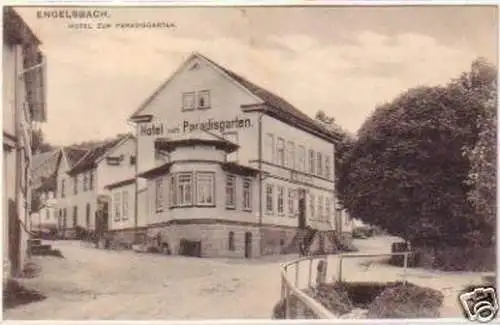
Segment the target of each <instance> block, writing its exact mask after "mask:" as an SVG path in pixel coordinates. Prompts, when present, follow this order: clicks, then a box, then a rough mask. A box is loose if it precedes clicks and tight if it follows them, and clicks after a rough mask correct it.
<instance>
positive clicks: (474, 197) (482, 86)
mask: <svg viewBox="0 0 500 325" xmlns="http://www.w3.org/2000/svg"><path fill="white" fill-rule="evenodd" d="M464 84H465V85H468V86H469V87H463V88H464V91H465V89H467V88H469V89H472V90H473V92H474V93H475V94H476V97H477V99H478V100H479V101H480V102H481V104H482V107H483V110H482V111H481V112H480V114H479V117H478V128H479V130H480V131H479V139H478V141H477V143H476V144H475V146H474V147H472V148H469V149H468V150H467V151H466V154H467V156H468V158H469V160H470V162H471V169H470V171H469V177H468V183H469V184H470V185H471V187H472V188H471V190H470V191H469V193H468V198H469V200H470V202H471V203H472V205H473V207H474V212H475V216H476V217H477V218H478V219H479V220H480V221H482V222H484V227H483V229H482V230H483V231H478V230H476V231H475V232H474V231H473V232H472V233H471V234H470V237H471V238H473V239H475V240H476V242H478V244H481V242H482V241H485V240H486V241H487V240H488V239H489V240H490V242H491V241H493V236H494V230H495V229H496V149H497V141H496V133H497V123H496V120H497V114H496V103H497V70H496V68H495V67H494V66H492V65H491V64H489V63H488V62H486V61H485V60H484V59H478V60H476V61H475V62H474V63H473V65H472V69H471V72H470V73H468V74H464V75H463V76H462V78H461V82H460V83H459V86H463V85H464ZM478 239H479V240H478Z"/></svg>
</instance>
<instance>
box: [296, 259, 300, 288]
mask: <svg viewBox="0 0 500 325" xmlns="http://www.w3.org/2000/svg"><path fill="white" fill-rule="evenodd" d="M299 264H300V263H299V262H297V263H295V286H296V287H297V288H298V287H299Z"/></svg>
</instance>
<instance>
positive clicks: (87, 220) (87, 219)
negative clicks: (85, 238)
mask: <svg viewBox="0 0 500 325" xmlns="http://www.w3.org/2000/svg"><path fill="white" fill-rule="evenodd" d="M85 224H86V225H87V229H89V228H90V203H87V204H85Z"/></svg>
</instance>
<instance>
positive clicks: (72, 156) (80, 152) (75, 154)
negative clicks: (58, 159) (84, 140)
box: [63, 147, 89, 168]
mask: <svg viewBox="0 0 500 325" xmlns="http://www.w3.org/2000/svg"><path fill="white" fill-rule="evenodd" d="M63 151H64V154H65V155H66V159H67V161H68V164H69V168H73V166H75V164H76V163H77V162H78V161H79V160H80V159H82V158H83V156H85V154H87V152H88V151H89V149H83V148H73V147H65V148H63Z"/></svg>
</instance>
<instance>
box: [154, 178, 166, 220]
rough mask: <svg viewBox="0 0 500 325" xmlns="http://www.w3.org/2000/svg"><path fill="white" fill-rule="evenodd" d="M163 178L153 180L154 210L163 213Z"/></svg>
mask: <svg viewBox="0 0 500 325" xmlns="http://www.w3.org/2000/svg"><path fill="white" fill-rule="evenodd" d="M163 194H164V189H163V177H158V178H156V179H155V209H156V212H161V211H163V208H164V203H165V198H164V196H163Z"/></svg>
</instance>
